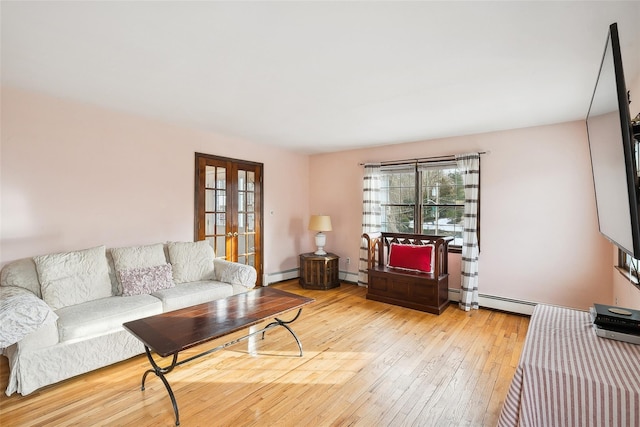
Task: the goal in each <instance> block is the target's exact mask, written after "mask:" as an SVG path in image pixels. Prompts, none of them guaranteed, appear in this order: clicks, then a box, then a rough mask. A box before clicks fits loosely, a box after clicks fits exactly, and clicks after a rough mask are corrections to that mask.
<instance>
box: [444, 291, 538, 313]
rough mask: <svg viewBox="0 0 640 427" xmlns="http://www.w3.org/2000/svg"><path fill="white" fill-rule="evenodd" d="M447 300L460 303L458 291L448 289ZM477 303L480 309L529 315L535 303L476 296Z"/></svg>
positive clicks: (482, 295) (491, 296)
mask: <svg viewBox="0 0 640 427" xmlns="http://www.w3.org/2000/svg"><path fill="white" fill-rule="evenodd" d="M449 300H451V301H456V302H457V301H460V289H449ZM478 303H479V304H480V307H485V308H492V309H494V310H502V311H508V312H511V313H519V314H526V315H529V316H530V315H531V314H532V313H533V309H534V308H535V306H536V305H537V303H534V302H530V301H521V300H515V299H511V298H503V297H499V296H495V295H486V294H479V295H478Z"/></svg>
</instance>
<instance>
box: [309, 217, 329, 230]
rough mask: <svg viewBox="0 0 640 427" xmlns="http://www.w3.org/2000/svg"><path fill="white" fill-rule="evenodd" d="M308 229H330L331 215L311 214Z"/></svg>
mask: <svg viewBox="0 0 640 427" xmlns="http://www.w3.org/2000/svg"><path fill="white" fill-rule="evenodd" d="M309 230H313V231H331V217H330V216H329V215H311V219H310V220H309Z"/></svg>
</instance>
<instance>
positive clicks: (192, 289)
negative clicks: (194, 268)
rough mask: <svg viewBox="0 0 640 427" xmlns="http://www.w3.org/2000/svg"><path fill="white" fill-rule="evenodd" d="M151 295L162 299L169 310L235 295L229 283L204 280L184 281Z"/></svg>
mask: <svg viewBox="0 0 640 427" xmlns="http://www.w3.org/2000/svg"><path fill="white" fill-rule="evenodd" d="M151 295H153V296H154V297H156V298H158V299H160V300H161V301H162V306H163V309H164V311H165V312H167V311H173V310H179V309H181V308H185V307H189V306H192V305H196V304H202V303H204V302H209V301H212V300H216V299H221V298H227V297H230V296H231V295H233V287H232V286H231V285H230V284H228V283H222V282H216V281H213V280H204V281H200V282H191V283H183V284H181V285H178V286H176V287H173V288H169V289H162V290H159V291H156V292H154V293H153V294H151Z"/></svg>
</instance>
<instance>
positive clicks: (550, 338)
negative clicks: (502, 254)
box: [498, 305, 640, 427]
mask: <svg viewBox="0 0 640 427" xmlns="http://www.w3.org/2000/svg"><path fill="white" fill-rule="evenodd" d="M498 426H500V427H506V426H640V346H638V345H633V344H628V343H624V342H620V341H613V340H609V339H606V338H600V337H598V336H597V335H596V334H595V331H594V330H593V326H592V322H591V318H590V316H589V313H587V312H583V311H576V310H570V309H566V308H560V307H552V306H548V305H538V306H536V308H535V310H534V312H533V315H532V316H531V321H530V323H529V330H528V332H527V338H526V341H525V344H524V349H523V351H522V355H521V356H520V362H519V363H518V367H517V369H516V373H515V375H514V377H513V380H512V382H511V386H510V388H509V392H508V394H507V397H506V399H505V402H504V406H503V407H502V412H501V414H500V418H499V420H498Z"/></svg>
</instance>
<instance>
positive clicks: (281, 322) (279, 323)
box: [262, 309, 302, 357]
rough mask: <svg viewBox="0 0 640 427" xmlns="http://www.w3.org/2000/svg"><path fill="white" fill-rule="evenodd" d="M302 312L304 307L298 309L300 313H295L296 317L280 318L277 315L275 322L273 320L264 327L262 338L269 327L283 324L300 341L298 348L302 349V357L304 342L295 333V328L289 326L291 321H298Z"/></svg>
mask: <svg viewBox="0 0 640 427" xmlns="http://www.w3.org/2000/svg"><path fill="white" fill-rule="evenodd" d="M300 313H302V309H298V313H297V314H296V315H295V317H294V318H293V319H291V320H281V319H278V318H277V317H276V318H275V322H271V323H269V324H268V325H267V326H265V327H264V329H263V330H262V339H264V334H265V332H267V329H270V328H273V327H275V326H282V327H283V328H285V329H286V330H287V331H289V332H290V333H291V335H293V338H294V339H295V340H296V343H298V348H299V349H300V357H302V343H301V342H300V340H299V339H298V336H297V335H296V334H295V332H293V330H292V329H291V328H290V327H289V326H288V325H289V324H290V323H293V322H295V321H296V319H298V317H300Z"/></svg>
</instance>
